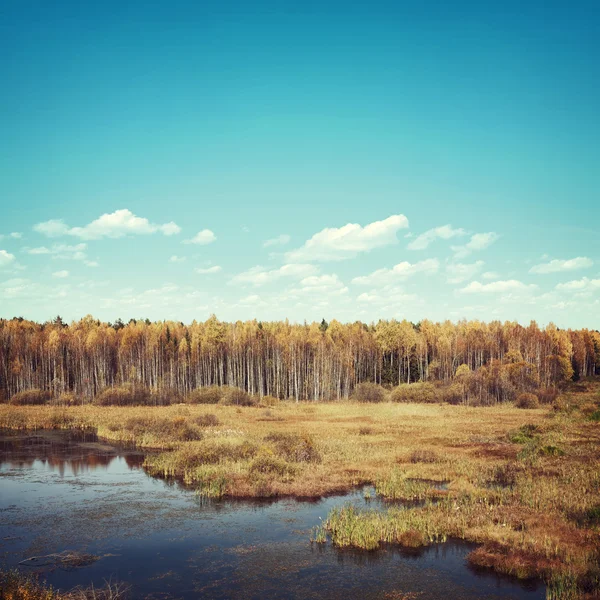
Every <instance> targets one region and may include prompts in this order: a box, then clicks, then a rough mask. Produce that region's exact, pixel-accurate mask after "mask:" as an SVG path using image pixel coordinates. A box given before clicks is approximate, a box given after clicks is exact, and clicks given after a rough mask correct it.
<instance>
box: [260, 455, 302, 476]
mask: <svg viewBox="0 0 600 600" xmlns="http://www.w3.org/2000/svg"><path fill="white" fill-rule="evenodd" d="M249 471H250V473H252V474H257V473H260V474H269V475H279V476H280V477H283V476H284V475H288V474H289V475H293V474H294V473H295V471H296V469H295V468H294V467H293V466H292V465H290V464H288V463H287V462H286V461H285V460H282V459H281V458H277V457H276V456H264V455H261V456H257V457H256V458H255V459H254V460H253V461H252V463H251V464H250V469H249Z"/></svg>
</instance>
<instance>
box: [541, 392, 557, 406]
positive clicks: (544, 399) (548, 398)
mask: <svg viewBox="0 0 600 600" xmlns="http://www.w3.org/2000/svg"><path fill="white" fill-rule="evenodd" d="M536 396H537V397H538V400H539V401H540V403H541V404H552V403H553V402H554V401H555V400H556V397H557V396H558V390H557V389H556V388H540V389H539V390H537V392H536Z"/></svg>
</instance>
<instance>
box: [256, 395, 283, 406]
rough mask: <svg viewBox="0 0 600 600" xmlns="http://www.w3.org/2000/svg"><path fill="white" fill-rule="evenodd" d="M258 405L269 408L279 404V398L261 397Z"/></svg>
mask: <svg viewBox="0 0 600 600" xmlns="http://www.w3.org/2000/svg"><path fill="white" fill-rule="evenodd" d="M260 404H261V406H269V407H273V406H277V405H278V404H279V398H276V397H275V396H263V397H262V398H261V400H260Z"/></svg>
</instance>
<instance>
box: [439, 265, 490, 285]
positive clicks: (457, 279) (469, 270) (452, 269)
mask: <svg viewBox="0 0 600 600" xmlns="http://www.w3.org/2000/svg"><path fill="white" fill-rule="evenodd" d="M484 264H485V263H484V262H483V261H482V260H478V261H476V262H474V263H451V264H449V265H446V278H447V280H448V283H462V282H463V281H467V280H469V279H472V278H473V277H474V276H475V275H477V273H479V271H481V269H482V268H483V265H484Z"/></svg>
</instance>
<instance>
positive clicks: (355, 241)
mask: <svg viewBox="0 0 600 600" xmlns="http://www.w3.org/2000/svg"><path fill="white" fill-rule="evenodd" d="M407 227H408V219H407V218H406V217H405V216H404V215H392V216H391V217H388V218H387V219H384V220H383V221H375V222H373V223H369V224H368V225H365V226H364V227H362V226H361V225H358V224H356V223H348V224H347V225H344V226H343V227H339V228H336V227H328V228H326V229H323V230H322V231H320V232H319V233H315V235H313V236H312V237H311V238H310V239H309V240H307V241H306V242H305V243H304V245H303V246H302V247H300V248H297V249H296V250H292V251H291V252H287V253H286V255H285V257H286V261H287V262H288V263H298V262H317V261H328V260H344V259H347V258H352V257H354V256H356V255H357V254H359V253H360V252H368V251H369V250H373V249H374V248H380V247H382V246H387V245H389V244H396V243H397V242H398V238H397V237H396V233H397V231H398V230H400V229H406V228H407Z"/></svg>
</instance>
